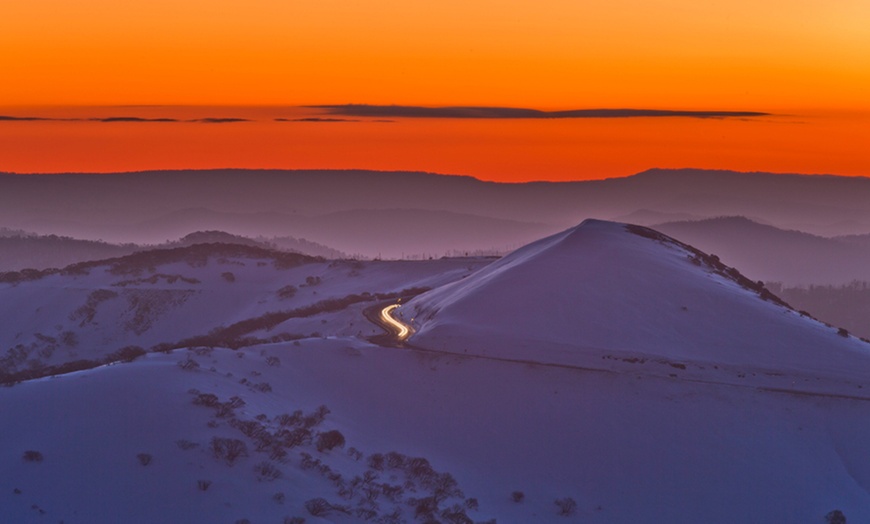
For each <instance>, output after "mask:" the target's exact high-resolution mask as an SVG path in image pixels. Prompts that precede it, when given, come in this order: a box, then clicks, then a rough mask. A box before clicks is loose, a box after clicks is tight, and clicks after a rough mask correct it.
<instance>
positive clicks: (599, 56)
mask: <svg viewBox="0 0 870 524" xmlns="http://www.w3.org/2000/svg"><path fill="white" fill-rule="evenodd" d="M867 27H870V2H867V1H866V0H729V1H721V0H713V1H709V2H699V1H698V0H658V1H655V2H653V1H649V0H609V1H607V2H602V1H598V0H595V1H588V0H585V1H584V0H536V1H534V2H532V1H528V0H497V1H496V0H439V1H438V2H430V1H421V2H409V1H407V0H401V1H399V0H366V1H360V0H317V1H306V2H300V1H294V0H246V1H241V0H208V1H205V0H147V1H143V0H132V1H123V2H119V1H117V0H78V1H75V2H71V1H69V0H27V1H26V2H23V1H22V2H6V3H4V5H3V7H2V16H0V50H2V52H0V70H2V71H3V78H4V81H3V82H2V83H0V101H2V102H0V105H4V106H8V105H19V104H74V105H75V104H212V105H214V104H242V105H244V104H254V105H261V104H305V103H348V102H357V103H399V104H485V105H519V106H526V107H541V108H549V107H553V108H555V107H575V106H576V107H589V106H602V105H604V106H614V105H615V106H651V107H661V108H672V107H679V108H684V107H703V108H705V109H710V108H719V109H734V108H740V109H759V110H773V109H778V108H781V107H811V108H814V109H818V108H827V107H839V108H846V109H858V108H863V109H867V108H868V107H870V99H868V97H867V96H866V94H867V93H868V92H870V31H867V29H866V28H867Z"/></svg>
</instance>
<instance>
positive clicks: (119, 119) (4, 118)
mask: <svg viewBox="0 0 870 524" xmlns="http://www.w3.org/2000/svg"><path fill="white" fill-rule="evenodd" d="M0 122H100V123H106V124H112V123H129V122H132V123H199V124H232V123H236V122H251V120H250V119H247V118H214V117H209V118H194V119H190V120H185V119H180V118H144V117H139V116H106V117H89V118H47V117H39V116H10V115H0Z"/></svg>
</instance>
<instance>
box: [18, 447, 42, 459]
mask: <svg viewBox="0 0 870 524" xmlns="http://www.w3.org/2000/svg"><path fill="white" fill-rule="evenodd" d="M21 458H22V459H24V462H42V461H43V460H44V459H45V457H44V456H43V455H42V453H40V452H39V451H34V450H32V449H29V450H27V451H25V452H24V455H22V457H21Z"/></svg>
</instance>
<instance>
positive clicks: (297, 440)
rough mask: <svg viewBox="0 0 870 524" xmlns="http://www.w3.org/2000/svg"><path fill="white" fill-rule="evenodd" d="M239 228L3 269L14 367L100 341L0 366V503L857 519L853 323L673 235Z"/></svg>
mask: <svg viewBox="0 0 870 524" xmlns="http://www.w3.org/2000/svg"><path fill="white" fill-rule="evenodd" d="M252 249H253V248H241V247H238V246H234V247H227V246H214V245H212V246H205V247H203V246H192V247H189V248H180V250H179V251H175V250H163V251H160V252H154V253H152V255H150V258H149V257H148V256H146V255H143V254H137V255H134V256H133V257H139V258H130V257H125V258H121V259H113V260H110V261H104V262H99V263H92V264H88V265H85V266H77V267H73V268H68V269H67V270H64V271H59V272H49V273H46V274H41V273H28V274H23V275H18V278H17V279H11V278H7V281H6V282H3V283H0V307H2V310H0V336H2V341H0V350H3V351H4V356H5V357H9V356H10V355H13V356H14V355H16V354H17V353H16V351H17V352H20V351H22V348H24V349H26V352H27V355H28V358H25V359H24V360H23V362H22V363H18V364H16V366H18V367H15V369H14V371H16V372H19V371H21V370H26V369H30V368H31V366H32V369H34V370H36V371H39V370H40V369H41V370H42V371H46V369H48V368H47V366H63V364H64V363H69V362H74V361H73V360H70V359H92V360H95V361H96V360H99V359H103V361H106V360H105V359H106V358H109V361H110V362H112V365H102V366H97V367H93V366H89V367H87V368H86V369H85V368H83V369H82V370H80V371H74V372H71V371H70V370H69V369H64V370H63V371H65V372H63V373H62V374H59V375H57V376H54V377H52V376H46V377H43V378H35V379H29V380H23V381H21V382H18V383H15V384H12V387H9V388H0V415H2V418H0V420H2V421H3V422H2V427H3V431H0V471H3V472H4V475H2V476H0V520H2V521H4V522H7V521H8V522H24V523H30V522H34V523H36V522H58V521H63V522H65V523H67V524H69V523H79V522H81V523H103V522H105V523H109V522H133V523H139V522H141V523H150V522H179V523H182V522H184V523H187V522H203V523H213V522H227V523H245V522H249V523H252V524H257V523H270V522H273V523H285V524H286V523H299V522H307V523H319V522H409V523H410V522H463V523H465V522H493V521H497V522H500V523H525V522H592V523H637V522H686V523H689V522H712V523H732V522H795V523H804V522H806V523H816V522H825V518H826V515H829V516H831V518H833V517H834V516H837V515H840V513H837V512H841V513H842V514H843V515H845V516H847V517H848V519H849V521H850V522H852V521H862V520H867V519H870V461H868V460H867V459H866V457H867V455H868V453H867V452H868V445H867V442H870V395H868V394H867V393H865V391H867V387H868V384H870V381H868V380H867V377H868V376H870V375H868V373H867V370H868V369H870V367H868V363H870V350H868V347H870V346H868V345H867V344H865V343H864V342H862V341H860V340H858V339H855V338H853V337H850V336H848V335H846V336H844V334H840V333H838V331H837V329H835V328H832V327H828V326H825V325H823V324H821V323H818V322H816V321H815V320H812V319H811V318H809V317H806V316H802V315H801V314H800V313H798V312H795V311H793V310H792V309H790V308H789V307H788V306H787V305H786V304H784V303H782V302H781V301H780V300H779V299H777V298H776V297H775V296H773V295H772V294H770V293H769V292H766V291H765V290H764V289H763V287H761V286H759V285H758V284H757V283H754V282H751V281H749V280H747V279H745V278H743V277H742V276H741V275H740V274H739V272H737V271H736V270H733V269H732V268H728V267H726V266H724V265H722V264H721V263H720V262H718V261H717V260H716V259H715V258H713V257H710V256H708V255H705V254H704V253H701V252H699V251H697V250H695V249H694V248H692V247H690V246H687V245H685V244H682V243H680V242H678V241H675V240H673V239H670V238H668V237H666V236H664V235H661V234H659V233H656V232H655V231H652V230H649V229H646V228H640V227H636V226H626V225H624V224H614V223H607V222H599V221H587V222H585V223H584V224H582V225H580V226H578V227H576V228H572V229H570V230H567V231H565V232H563V233H560V234H557V235H555V236H552V237H548V238H546V239H543V240H540V241H538V242H536V243H533V244H530V245H528V246H526V247H524V248H522V249H520V250H518V251H516V252H515V253H513V254H511V255H509V256H507V257H505V258H503V259H501V260H498V261H495V262H492V263H490V262H491V261H489V260H479V259H444V260H432V261H419V262H357V261H338V262H334V261H333V262H330V261H322V260H318V259H312V258H308V257H302V256H298V255H293V258H292V259H291V258H288V255H287V254H275V253H271V252H268V251H265V250H264V251H256V250H252ZM228 274H232V277H229V276H227V275H228ZM13 280H14V281H13ZM412 288H416V289H412ZM421 288H433V289H432V290H431V291H429V292H426V293H423V294H419V295H418V296H417V297H416V298H414V299H412V300H410V301H405V300H403V302H406V303H405V304H404V305H403V306H402V307H400V308H399V309H398V311H399V315H400V316H401V317H403V318H404V319H405V320H406V321H408V322H410V323H411V324H412V325H413V326H414V327H415V329H416V330H417V331H416V333H415V334H414V335H413V336H412V337H411V339H410V341H409V342H408V343H407V344H405V345H404V346H402V345H400V344H392V345H389V346H380V345H377V344H376V343H373V342H371V341H370V340H369V337H370V335H373V334H375V333H376V332H377V328H376V327H375V326H374V325H373V324H370V323H369V322H368V321H367V320H366V318H365V316H364V315H363V312H364V311H363V310H364V309H366V308H369V307H378V306H377V305H378V304H386V303H388V300H397V298H398V297H399V296H408V295H413V294H417V293H419V292H420V290H421ZM409 289H411V290H410V291H408V290H409ZM130 292H134V293H132V294H131V293H130ZM167 293H168V294H167ZM152 295H153V296H154V297H158V296H159V297H162V298H161V299H159V300H158V299H154V301H153V304H152V303H151V302H149V301H148V300H145V298H143V297H146V296H152ZM131 297H137V298H131ZM389 297H396V298H389ZM145 303H148V304H151V305H150V306H147V307H145V306H142V307H140V306H141V304H145ZM137 318H139V319H148V321H147V322H145V321H143V322H139V321H136V322H133V324H130V322H131V321H132V320H135V319H137ZM412 319H413V320H412ZM66 333H72V335H68V334H66ZM52 339H53V340H54V342H52V341H51V340H52ZM68 341H74V342H75V343H74V344H72V346H73V347H67V346H68V345H69V344H67V346H65V345H64V344H66V342H68ZM52 344H53V345H54V349H53V350H52V351H48V350H47V349H46V348H47V347H48V346H51V345H52ZM128 345H136V346H139V347H141V348H142V349H143V351H142V352H137V353H136V354H135V355H133V354H130V355H129V356H130V358H120V359H117V360H111V357H112V355H113V352H115V351H117V350H118V349H120V348H124V347H125V346H128ZM31 346H32V347H31ZM227 346H229V347H227ZM16 348H18V349H16ZM27 348H30V349H27ZM233 348H235V349H233ZM7 349H8V350H9V351H7ZM47 353H50V354H49V355H47V356H46V354H47ZM72 353H75V355H72ZM121 356H124V355H121ZM31 360H37V361H38V362H35V363H32V364H31V363H30V361H31ZM125 360H132V362H129V363H123V362H124V361H125ZM9 363H10V362H6V364H9ZM48 371H50V369H49V370H48ZM38 375H39V373H35V375H34V376H38Z"/></svg>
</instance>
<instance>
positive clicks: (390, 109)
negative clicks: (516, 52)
mask: <svg viewBox="0 0 870 524" xmlns="http://www.w3.org/2000/svg"><path fill="white" fill-rule="evenodd" d="M308 107H310V108H314V109H323V110H326V112H327V113H328V114H330V115H340V116H353V117H368V118H376V117H388V118H481V119H499V118H501V119H507V118H518V119H557V118H639V117H683V118H749V117H762V116H770V113H762V112H757V111H681V110H667V109H630V108H629V109H572V110H568V111H541V110H539V109H526V108H519V107H474V106H455V107H422V106H397V105H391V106H377V105H364V104H345V105H318V106H308Z"/></svg>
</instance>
